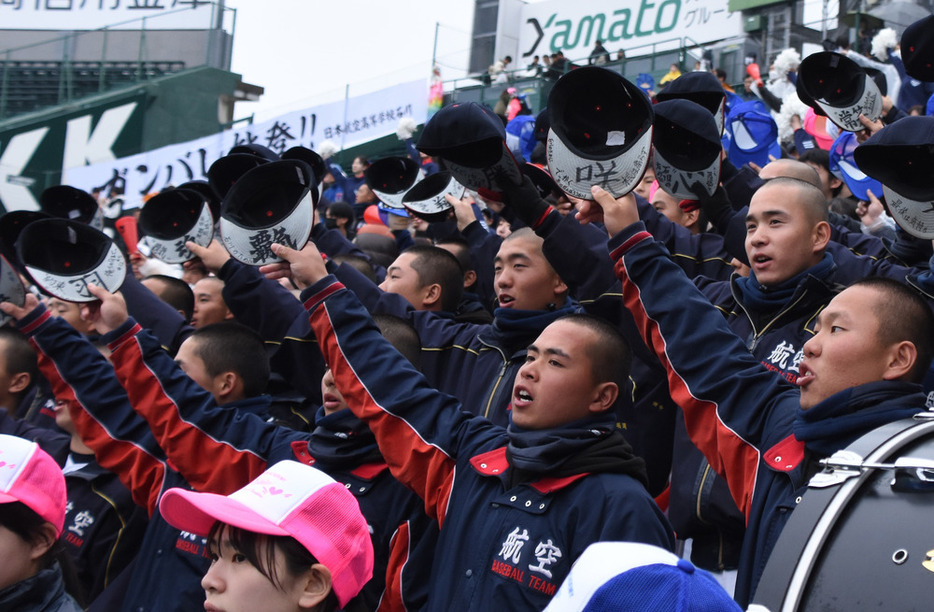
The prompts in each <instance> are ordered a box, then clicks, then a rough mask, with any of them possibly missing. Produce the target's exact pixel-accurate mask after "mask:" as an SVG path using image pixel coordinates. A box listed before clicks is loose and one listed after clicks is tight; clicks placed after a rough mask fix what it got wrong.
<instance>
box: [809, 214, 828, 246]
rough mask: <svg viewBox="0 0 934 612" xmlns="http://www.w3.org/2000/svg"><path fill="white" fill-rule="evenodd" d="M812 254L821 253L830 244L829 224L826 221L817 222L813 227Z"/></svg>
mask: <svg viewBox="0 0 934 612" xmlns="http://www.w3.org/2000/svg"><path fill="white" fill-rule="evenodd" d="M812 235H813V237H814V245H813V246H814V252H815V253H822V252H823V251H824V250H825V249H826V248H827V244H828V243H829V242H830V224H829V223H827V222H826V221H819V222H818V223H817V225H815V226H814V232H813V234H812Z"/></svg>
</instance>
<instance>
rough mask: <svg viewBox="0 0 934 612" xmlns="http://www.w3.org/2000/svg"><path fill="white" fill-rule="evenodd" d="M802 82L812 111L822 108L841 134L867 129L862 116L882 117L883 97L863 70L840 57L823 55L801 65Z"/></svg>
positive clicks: (848, 59)
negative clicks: (842, 131)
mask: <svg viewBox="0 0 934 612" xmlns="http://www.w3.org/2000/svg"><path fill="white" fill-rule="evenodd" d="M798 79H799V80H800V82H801V86H802V88H803V89H804V90H805V92H806V94H807V96H808V97H809V98H810V100H805V102H806V103H809V104H811V106H812V107H814V105H815V104H816V105H817V106H816V108H820V110H821V111H823V113H824V114H826V115H827V117H828V118H829V119H830V120H831V121H833V122H834V124H836V125H837V127H839V128H840V129H841V130H846V131H848V132H859V131H861V130H863V129H865V126H864V125H863V124H862V123H861V122H860V120H859V116H860V115H861V114H862V115H865V116H866V117H867V118H868V119H869V120H870V121H875V120H876V119H878V118H879V117H880V116H882V94H881V93H880V92H879V87H878V86H877V85H876V83H875V81H873V80H872V78H871V77H870V76H869V75H867V74H866V72H865V71H864V70H863V69H862V68H860V66H859V65H858V64H857V63H856V62H854V61H853V60H851V59H850V58H848V57H846V56H845V55H841V54H839V53H833V52H830V51H823V52H821V53H814V54H813V55H809V56H808V57H806V58H805V59H804V61H802V62H801V67H800V69H799V72H798Z"/></svg>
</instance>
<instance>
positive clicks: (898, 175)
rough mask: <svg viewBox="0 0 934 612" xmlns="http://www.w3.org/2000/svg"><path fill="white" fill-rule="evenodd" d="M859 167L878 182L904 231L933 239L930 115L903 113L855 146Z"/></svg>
mask: <svg viewBox="0 0 934 612" xmlns="http://www.w3.org/2000/svg"><path fill="white" fill-rule="evenodd" d="M853 158H854V159H855V160H856V163H857V164H858V165H859V168H860V169H861V170H862V171H863V172H865V173H866V174H868V175H869V176H871V177H872V178H874V179H876V180H877V181H879V182H880V183H882V193H883V195H885V203H886V206H887V207H888V209H889V213H890V214H891V215H892V218H893V219H895V222H896V223H898V225H899V226H901V228H902V229H904V230H905V231H906V232H908V233H909V234H911V235H913V236H917V237H918V238H922V239H924V240H931V239H934V181H932V180H931V177H934V117H905V118H903V119H899V120H898V121H896V122H895V123H892V124H891V125H887V126H885V127H884V128H882V129H881V130H879V131H878V132H876V133H875V134H873V135H872V136H871V137H870V138H869V140H867V141H866V142H864V143H863V144H861V145H859V146H858V147H856V150H855V151H854V152H853Z"/></svg>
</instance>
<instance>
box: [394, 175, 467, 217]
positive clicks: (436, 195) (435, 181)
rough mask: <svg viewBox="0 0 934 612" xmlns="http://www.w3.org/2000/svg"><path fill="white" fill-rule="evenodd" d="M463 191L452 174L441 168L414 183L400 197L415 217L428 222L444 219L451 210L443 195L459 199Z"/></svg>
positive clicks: (462, 187) (462, 195)
mask: <svg viewBox="0 0 934 612" xmlns="http://www.w3.org/2000/svg"><path fill="white" fill-rule="evenodd" d="M465 191H466V189H465V188H464V186H463V185H461V184H460V183H458V182H457V179H456V178H454V175H452V174H451V173H450V172H447V171H446V170H442V171H440V172H435V173H434V174H432V175H431V176H427V177H425V178H424V180H421V181H419V182H418V183H416V184H415V186H414V187H412V188H411V189H409V190H408V191H407V192H406V193H405V195H404V196H403V197H402V204H403V206H405V209H406V210H408V211H409V212H410V213H412V214H413V215H415V216H416V217H419V218H421V219H425V220H426V221H430V222H433V221H444V220H445V219H446V218H447V217H448V212H449V211H450V210H451V205H450V204H448V201H447V199H446V198H445V197H444V196H445V195H447V194H451V195H452V196H454V197H455V198H457V199H460V198H462V197H464V192H465Z"/></svg>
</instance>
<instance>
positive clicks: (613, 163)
mask: <svg viewBox="0 0 934 612" xmlns="http://www.w3.org/2000/svg"><path fill="white" fill-rule="evenodd" d="M546 146H547V156H548V170H549V171H551V176H552V178H554V180H555V183H557V184H558V186H559V187H560V188H561V189H562V190H563V191H564V192H565V193H566V194H568V195H569V196H572V197H575V198H580V199H583V200H590V199H592V198H593V196H592V195H591V192H590V188H591V187H593V186H594V185H599V186H600V187H602V188H603V189H605V190H606V191H608V192H610V193H611V194H613V197H617V198H618V197H621V196H624V195H626V194H627V193H629V192H630V191H632V189H633V187H635V186H636V183H638V182H639V179H641V178H642V175H643V174H644V173H645V167H646V165H647V164H648V161H649V150H650V149H651V148H652V126H650V127H649V128H648V129H647V130H645V132H643V133H642V135H641V136H639V138H638V139H637V140H636V142H635V143H633V145H632V146H630V147H628V148H627V149H626V150H625V151H623V152H622V153H620V154H619V155H617V156H615V157H610V158H608V159H604V160H591V159H586V158H583V157H581V156H579V155H577V154H575V153H574V152H573V151H571V149H570V148H569V147H568V146H567V145H566V144H564V142H563V141H562V140H561V139H560V138H559V137H558V135H557V134H556V133H555V131H554V130H549V131H548V139H547V145H546Z"/></svg>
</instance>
